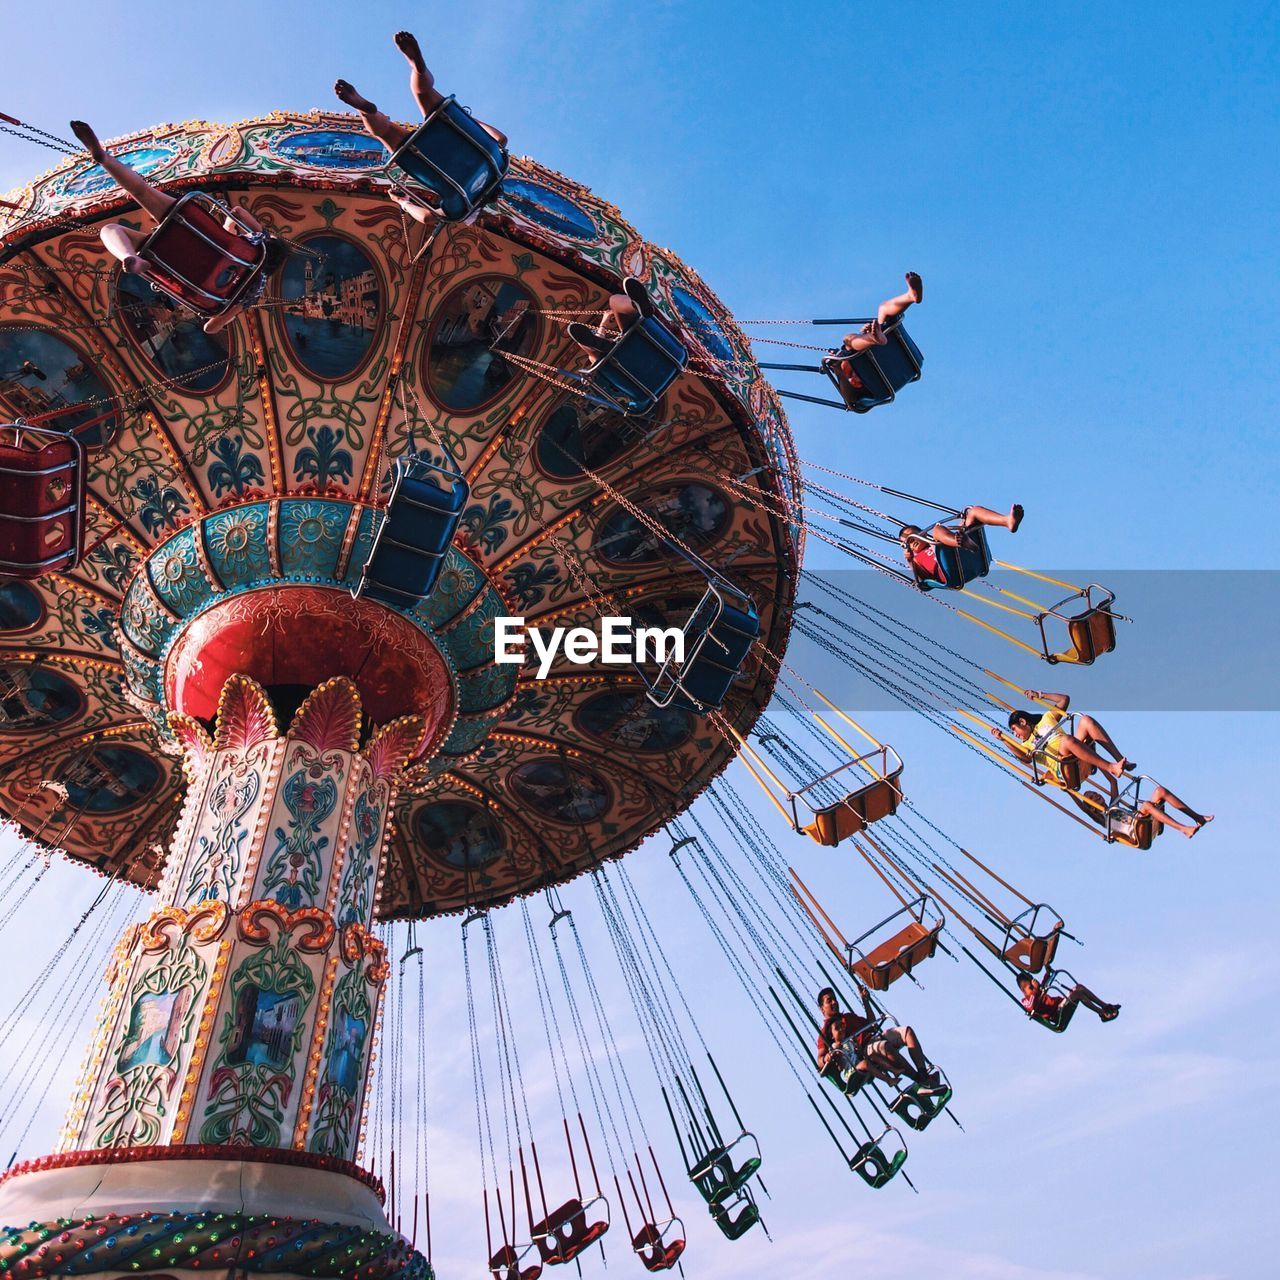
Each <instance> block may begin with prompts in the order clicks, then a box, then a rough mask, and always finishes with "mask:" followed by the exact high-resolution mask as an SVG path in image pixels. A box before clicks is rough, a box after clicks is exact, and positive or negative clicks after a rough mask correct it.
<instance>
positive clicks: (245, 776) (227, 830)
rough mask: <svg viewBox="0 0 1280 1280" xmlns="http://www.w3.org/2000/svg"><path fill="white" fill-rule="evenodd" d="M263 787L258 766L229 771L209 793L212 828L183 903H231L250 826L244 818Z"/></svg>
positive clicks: (199, 847) (189, 875)
mask: <svg viewBox="0 0 1280 1280" xmlns="http://www.w3.org/2000/svg"><path fill="white" fill-rule="evenodd" d="M261 786H262V781H261V777H260V775H259V773H258V771H257V770H256V769H248V770H237V769H234V768H233V769H231V770H229V771H228V772H227V773H226V774H225V775H224V776H223V777H222V778H220V779H219V780H218V781H217V782H216V783H215V784H214V786H213V787H212V789H211V790H210V792H209V803H208V808H207V812H208V813H209V814H210V815H211V816H212V818H213V830H212V831H211V832H209V833H208V834H207V835H201V836H200V837H199V839H198V841H197V844H196V853H195V856H194V857H193V858H192V862H191V869H190V871H189V872H188V873H187V887H186V890H185V891H184V893H183V897H182V903H181V905H187V906H189V905H191V904H193V903H197V902H209V901H216V902H226V903H230V902H231V897H232V894H233V893H234V892H235V887H236V881H237V879H238V878H239V874H240V867H241V860H242V855H243V851H244V842H245V841H246V840H247V839H248V838H249V829H248V827H246V826H244V825H243V823H242V822H241V819H242V818H243V817H244V815H245V814H246V813H248V812H249V810H250V809H251V808H252V806H253V802H254V801H255V800H256V799H257V798H258V792H259V791H260V789H261Z"/></svg>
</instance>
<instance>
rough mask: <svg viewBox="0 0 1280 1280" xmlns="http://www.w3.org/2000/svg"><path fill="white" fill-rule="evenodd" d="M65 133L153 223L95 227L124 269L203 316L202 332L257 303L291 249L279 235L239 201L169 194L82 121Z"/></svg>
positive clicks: (213, 330) (223, 325)
mask: <svg viewBox="0 0 1280 1280" xmlns="http://www.w3.org/2000/svg"><path fill="white" fill-rule="evenodd" d="M71 132H72V133H74V134H75V136H76V137H77V138H78V139H79V140H80V141H81V142H83V143H84V145H85V148H86V149H87V150H88V152H89V155H90V156H91V157H92V158H93V159H94V160H95V161H96V162H97V163H98V164H99V165H101V166H102V168H103V169H104V170H105V171H106V172H107V173H108V174H109V175H110V176H111V177H112V178H114V179H115V180H116V182H117V183H119V184H120V186H121V187H122V188H123V189H124V191H125V192H127V193H128V194H129V195H131V196H132V197H133V198H134V200H136V201H137V203H138V207H139V208H140V209H141V210H142V212H143V213H144V214H146V215H147V217H148V218H150V219H151V221H152V222H154V223H155V228H154V230H152V231H151V232H150V233H149V234H147V233H144V232H141V231H134V230H133V229H132V228H131V227H126V226H125V225H124V224H123V223H119V222H109V223H107V225H106V226H105V227H103V228H102V229H101V230H100V231H99V232H98V235H99V237H100V238H101V240H102V243H103V245H104V246H105V247H106V248H107V250H108V251H109V252H110V253H111V254H112V255H113V256H114V257H116V258H118V259H119V260H120V262H121V264H122V265H123V267H124V269H125V270H126V271H128V272H130V273H131V274H133V275H136V276H140V277H141V278H142V279H144V280H147V281H150V283H151V287H152V288H153V289H156V290H158V291H160V292H163V293H166V294H168V295H169V296H170V297H171V298H173V299H174V300H175V301H176V302H179V303H181V304H182V305H183V306H185V307H187V308H188V309H189V310H191V311H194V312H196V314H197V315H202V316H205V317H206V319H205V323H204V331H205V332H206V333H209V334H213V333H217V332H219V331H220V330H222V329H225V328H226V327H227V326H228V325H229V324H230V323H231V322H232V321H233V320H234V319H235V318H236V317H237V316H238V315H240V314H241V312H243V311H245V310H247V309H248V308H249V307H252V306H254V305H255V304H256V303H258V302H259V301H261V299H262V296H263V294H264V293H265V292H266V288H267V284H268V282H269V281H270V280H271V279H272V278H273V277H274V276H275V275H276V274H277V273H278V272H279V271H280V269H281V268H282V267H283V266H284V264H285V262H286V261H287V260H288V258H289V254H290V253H291V252H292V250H291V248H290V246H289V244H288V243H287V242H286V241H285V240H282V239H281V238H280V237H279V236H274V235H272V234H271V233H270V232H269V231H267V229H266V228H265V227H264V226H263V225H262V223H261V222H259V220H258V219H257V217H255V215H254V214H253V212H252V211H251V210H249V209H248V208H246V207H245V206H244V205H235V206H231V205H226V204H223V203H222V202H221V201H219V200H215V199H214V198H213V197H211V196H208V195H205V194H204V193H202V192H194V191H193V192H188V193H187V194H186V195H184V196H182V197H181V198H175V197H174V196H171V195H168V194H167V193H166V192H164V191H161V190H160V188H159V187H157V186H154V185H153V184H152V183H150V182H148V181H147V180H146V179H145V178H144V177H143V176H142V175H141V174H140V173H138V172H137V171H136V170H134V169H131V168H129V166H128V165H127V164H124V163H123V162H122V161H120V160H117V159H116V157H115V156H113V155H111V154H109V153H108V152H107V150H106V149H105V148H104V147H103V145H102V143H101V142H100V141H99V140H98V135H97V134H96V133H95V132H94V130H93V129H92V128H91V127H90V126H89V125H87V124H86V123H85V122H84V121H83V120H72V121H71Z"/></svg>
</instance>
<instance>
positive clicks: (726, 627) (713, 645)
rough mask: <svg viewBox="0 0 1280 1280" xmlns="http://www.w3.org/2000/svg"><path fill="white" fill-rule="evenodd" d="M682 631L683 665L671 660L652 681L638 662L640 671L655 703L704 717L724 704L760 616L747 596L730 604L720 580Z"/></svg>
mask: <svg viewBox="0 0 1280 1280" xmlns="http://www.w3.org/2000/svg"><path fill="white" fill-rule="evenodd" d="M683 632H684V662H683V663H677V662H676V661H675V659H674V657H672V658H668V659H667V660H666V662H664V663H663V664H662V666H661V668H660V669H659V671H658V674H657V675H656V676H655V677H654V679H653V681H652V682H650V680H649V679H648V677H647V676H646V675H645V672H644V670H643V668H641V667H640V666H638V665H637V667H636V670H637V671H638V672H639V674H640V678H641V679H642V680H644V682H645V685H646V687H647V688H648V691H649V700H650V701H651V702H653V703H654V704H655V705H656V706H659V707H669V706H671V705H673V704H674V705H675V706H678V707H682V708H684V709H685V710H686V711H693V712H696V713H697V714H699V715H703V714H705V713H706V712H708V711H714V710H716V709H717V708H719V707H720V705H721V704H722V703H723V702H724V700H725V696H726V695H727V694H728V692H729V686H730V685H731V684H732V683H733V680H734V678H735V677H736V676H737V674H738V672H739V671H740V670H741V669H742V664H743V663H744V662H745V661H746V659H747V654H748V653H750V652H751V646H752V645H753V644H754V643H755V641H756V639H757V638H758V637H759V635H760V618H759V615H758V614H757V613H756V608H755V605H754V604H752V602H751V601H750V600H749V599H748V598H747V597H746V596H741V597H740V598H739V602H738V603H731V602H730V601H728V600H726V599H725V592H724V590H722V588H721V586H720V584H718V583H715V582H712V583H709V584H708V586H707V590H706V594H705V595H704V596H703V597H702V599H701V600H700V601H699V602H698V604H697V605H696V606H695V607H694V609H693V611H692V613H690V615H689V619H688V621H687V622H686V623H685V625H684V627H683Z"/></svg>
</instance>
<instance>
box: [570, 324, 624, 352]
mask: <svg viewBox="0 0 1280 1280" xmlns="http://www.w3.org/2000/svg"><path fill="white" fill-rule="evenodd" d="M565 332H566V333H567V334H568V335H569V337H571V338H572V339H573V340H574V342H576V343H577V344H578V345H579V346H580V347H586V348H587V349H588V350H589V351H598V352H599V353H600V354H601V355H608V353H609V352H610V351H612V350H613V343H612V342H611V341H610V340H609V339H608V338H602V337H601V336H600V335H599V334H598V333H597V332H596V331H595V330H594V329H593V328H592V327H591V326H590V325H587V324H582V323H581V322H580V321H578V320H571V321H570V322H569V323H568V325H566V326H565Z"/></svg>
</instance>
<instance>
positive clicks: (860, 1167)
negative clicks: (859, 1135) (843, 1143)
mask: <svg viewBox="0 0 1280 1280" xmlns="http://www.w3.org/2000/svg"><path fill="white" fill-rule="evenodd" d="M891 1133H892V1134H893V1135H894V1136H895V1137H897V1139H898V1142H899V1144H900V1145H899V1147H898V1150H897V1151H895V1152H894V1153H893V1154H892V1155H888V1154H886V1152H885V1150H884V1147H883V1146H882V1145H881V1144H882V1143H883V1142H884V1140H885V1138H887V1137H888V1136H889V1135H890V1134H891ZM906 1159H907V1144H906V1143H905V1142H903V1141H902V1138H901V1137H900V1136H899V1135H898V1132H897V1130H896V1129H886V1130H885V1131H884V1132H883V1133H882V1134H881V1135H880V1136H879V1137H878V1138H876V1139H874V1140H873V1141H868V1142H864V1143H863V1144H862V1145H861V1146H860V1147H859V1148H858V1150H857V1151H856V1153H855V1154H854V1156H853V1158H852V1159H851V1160H850V1161H849V1168H850V1169H852V1170H853V1172H854V1173H856V1174H857V1175H858V1177H860V1178H861V1179H862V1180H863V1182H865V1183H866V1184H867V1186H869V1187H876V1188H879V1187H883V1186H884V1184H885V1183H886V1182H889V1181H890V1180H891V1179H892V1178H893V1176H894V1175H895V1174H896V1173H897V1172H898V1170H899V1169H901V1168H902V1166H903V1164H904V1163H905V1162H906Z"/></svg>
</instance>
